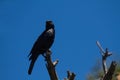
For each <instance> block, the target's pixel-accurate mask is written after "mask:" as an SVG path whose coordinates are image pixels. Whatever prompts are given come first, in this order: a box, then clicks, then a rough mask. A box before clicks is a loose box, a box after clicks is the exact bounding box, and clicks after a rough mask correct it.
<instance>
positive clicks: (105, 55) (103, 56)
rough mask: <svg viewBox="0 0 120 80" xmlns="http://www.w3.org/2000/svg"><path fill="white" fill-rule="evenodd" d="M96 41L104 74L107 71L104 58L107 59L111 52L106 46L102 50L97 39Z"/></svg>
mask: <svg viewBox="0 0 120 80" xmlns="http://www.w3.org/2000/svg"><path fill="white" fill-rule="evenodd" d="M96 43H97V45H98V47H99V49H100V51H101V52H102V65H103V70H104V74H106V73H107V65H106V59H107V57H108V56H110V55H112V53H110V52H109V51H108V48H106V50H104V49H103V48H102V46H101V45H100V43H99V41H97V42H96Z"/></svg>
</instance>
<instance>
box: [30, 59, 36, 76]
mask: <svg viewBox="0 0 120 80" xmlns="http://www.w3.org/2000/svg"><path fill="white" fill-rule="evenodd" d="M36 59H37V58H36ZM36 59H32V60H31V63H30V66H29V70H28V74H29V75H30V74H31V73H32V70H33V67H34V64H35V61H36Z"/></svg>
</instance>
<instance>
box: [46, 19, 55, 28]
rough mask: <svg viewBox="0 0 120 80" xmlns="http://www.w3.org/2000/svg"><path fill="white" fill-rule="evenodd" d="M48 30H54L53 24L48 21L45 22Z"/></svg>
mask: <svg viewBox="0 0 120 80" xmlns="http://www.w3.org/2000/svg"><path fill="white" fill-rule="evenodd" d="M50 28H53V29H54V24H53V22H52V21H50V20H49V21H46V30H47V29H50Z"/></svg>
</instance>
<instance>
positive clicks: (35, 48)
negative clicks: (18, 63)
mask: <svg viewBox="0 0 120 80" xmlns="http://www.w3.org/2000/svg"><path fill="white" fill-rule="evenodd" d="M44 35H45V32H43V33H42V34H41V35H40V36H39V37H38V39H37V40H36V42H35V43H34V45H33V47H32V49H31V51H30V53H29V55H28V56H30V55H31V54H35V51H37V49H38V47H39V48H40V47H42V45H43V41H44Z"/></svg>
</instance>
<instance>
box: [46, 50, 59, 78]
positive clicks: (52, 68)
mask: <svg viewBox="0 0 120 80" xmlns="http://www.w3.org/2000/svg"><path fill="white" fill-rule="evenodd" d="M45 60H46V62H47V63H46V68H47V70H48V73H49V76H50V80H58V77H57V73H56V71H55V67H56V65H57V63H58V60H56V61H55V62H52V59H51V51H50V50H48V51H47V52H46V56H45Z"/></svg>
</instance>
